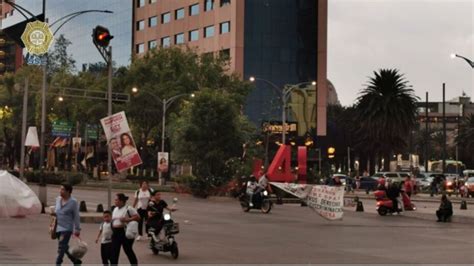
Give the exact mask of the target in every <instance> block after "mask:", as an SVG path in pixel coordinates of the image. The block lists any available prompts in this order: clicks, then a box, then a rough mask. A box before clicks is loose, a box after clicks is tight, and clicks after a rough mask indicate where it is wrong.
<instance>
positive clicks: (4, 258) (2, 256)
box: [0, 243, 32, 265]
mask: <svg viewBox="0 0 474 266" xmlns="http://www.w3.org/2000/svg"><path fill="white" fill-rule="evenodd" d="M25 252H27V251H26V250H25ZM31 263H32V262H31V261H30V260H28V259H25V258H23V257H22V256H21V255H20V254H18V253H16V252H13V251H12V250H11V249H9V248H8V247H7V246H5V245H3V244H2V243H0V264H1V265H13V264H15V265H18V264H31Z"/></svg>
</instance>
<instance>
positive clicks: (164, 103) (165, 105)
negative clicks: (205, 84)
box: [132, 87, 194, 185]
mask: <svg viewBox="0 0 474 266" xmlns="http://www.w3.org/2000/svg"><path fill="white" fill-rule="evenodd" d="M132 92H133V93H138V88H136V87H133V88H132ZM143 92H145V93H146V94H148V95H150V96H151V97H153V98H155V100H157V101H158V102H160V103H161V106H162V108H163V109H162V118H161V121H162V123H161V124H162V128H161V152H164V151H165V130H166V111H167V110H168V107H170V105H171V104H172V103H173V102H175V101H176V100H177V99H179V98H181V97H186V96H190V97H191V98H193V97H194V93H192V94H188V93H182V94H178V95H175V96H172V97H170V98H168V99H166V98H164V99H163V100H162V99H161V98H160V97H158V96H157V95H155V94H153V93H151V92H149V91H146V90H144V91H143ZM158 182H159V183H160V185H162V184H163V180H162V173H161V171H159V172H158Z"/></svg>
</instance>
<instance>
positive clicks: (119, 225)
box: [110, 193, 140, 265]
mask: <svg viewBox="0 0 474 266" xmlns="http://www.w3.org/2000/svg"><path fill="white" fill-rule="evenodd" d="M127 200H128V197H127V196H125V194H123V193H118V194H116V195H115V201H114V203H115V207H116V208H114V211H113V213H112V256H111V259H110V262H111V264H112V265H117V263H118V260H119V256H120V248H121V247H123V251H124V252H125V254H126V255H127V258H128V260H129V262H130V264H131V265H137V264H138V260H137V256H136V255H135V252H133V242H134V241H135V239H128V238H127V237H126V235H125V226H126V225H127V223H129V222H131V221H137V222H138V220H139V219H140V216H138V213H137V211H135V209H133V208H132V207H129V206H127Z"/></svg>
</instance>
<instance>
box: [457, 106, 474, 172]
mask: <svg viewBox="0 0 474 266" xmlns="http://www.w3.org/2000/svg"><path fill="white" fill-rule="evenodd" d="M456 143H457V145H458V146H459V147H460V155H461V157H460V158H462V161H463V162H464V163H465V164H466V166H467V168H468V169H473V168H474V156H473V152H472V151H474V114H470V115H469V116H467V117H465V118H464V119H462V120H461V124H460V125H459V132H458V135H457V136H456Z"/></svg>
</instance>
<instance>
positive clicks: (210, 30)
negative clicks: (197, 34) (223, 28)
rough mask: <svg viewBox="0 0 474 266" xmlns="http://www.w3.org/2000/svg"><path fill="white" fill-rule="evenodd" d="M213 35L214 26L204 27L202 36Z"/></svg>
mask: <svg viewBox="0 0 474 266" xmlns="http://www.w3.org/2000/svg"><path fill="white" fill-rule="evenodd" d="M212 36H214V26H208V27H205V28H204V38H209V37H212Z"/></svg>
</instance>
